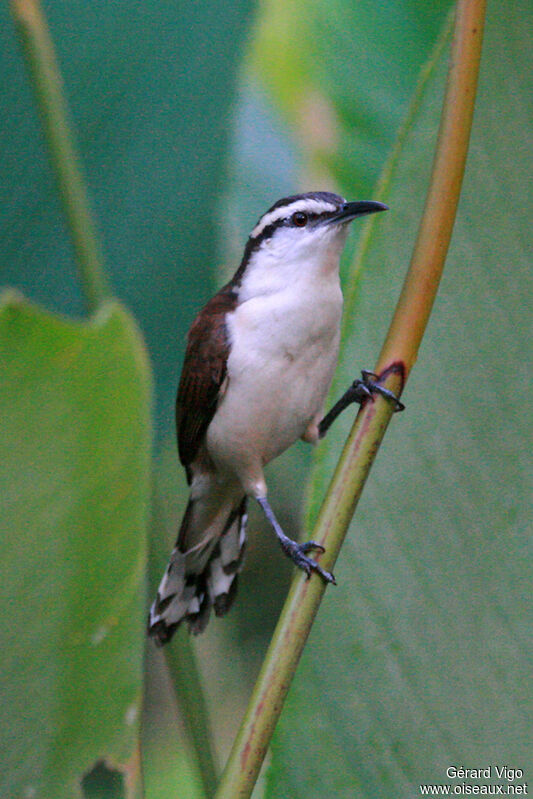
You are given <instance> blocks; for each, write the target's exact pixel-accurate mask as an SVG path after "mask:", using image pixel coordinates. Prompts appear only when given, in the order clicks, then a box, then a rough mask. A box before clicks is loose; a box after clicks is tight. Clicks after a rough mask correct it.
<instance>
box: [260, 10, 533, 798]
mask: <svg viewBox="0 0 533 799" xmlns="http://www.w3.org/2000/svg"><path fill="white" fill-rule="evenodd" d="M532 24H533V11H532V8H531V5H530V4H529V3H527V2H526V0H522V2H517V3H515V4H514V6H513V10H512V12H510V11H509V9H508V8H506V9H505V10H504V9H503V8H502V7H500V6H497V5H496V4H491V6H490V9H489V18H488V24H487V31H486V42H485V48H484V55H483V60H482V69H481V79H480V89H479V98H478V106H477V111H476V116H475V121H474V130H473V136H472V143H471V148H470V154H469V160H468V165H467V173H466V178H465V184H464V190H463V195H462V199H461V203H460V208H459V215H458V220H457V223H456V229H455V232H454V237H453V243H452V247H451V251H450V255H449V258H448V264H447V270H446V271H445V276H444V280H443V284H442V288H441V292H440V295H439V298H438V300H437V303H436V306H435V310H434V315H433V318H432V319H431V321H430V326H429V330H428V334H427V337H426V340H425V341H424V343H423V346H422V350H421V354H420V358H419V361H418V363H417V365H416V367H415V369H414V371H413V374H412V377H411V379H410V381H409V384H408V387H407V390H406V392H405V395H404V398H405V401H406V404H407V410H406V412H405V413H404V414H402V415H400V416H398V417H395V418H394V419H393V423H392V428H391V429H390V430H389V432H388V434H387V437H386V440H385V442H384V444H383V447H382V451H381V453H380V455H379V457H378V460H377V463H376V464H375V467H374V469H373V471H372V473H371V475H370V478H369V481H368V484H367V487H366V489H365V493H364V495H363V499H362V501H361V503H360V507H359V509H358V511H357V515H356V519H355V521H354V522H353V524H352V525H351V529H350V532H349V536H348V539H347V541H346V544H345V546H344V549H343V551H342V553H341V557H340V560H339V563H338V565H337V569H336V576H337V579H338V582H339V585H338V587H336V588H334V589H329V590H328V593H327V596H326V599H325V601H324V605H323V608H322V610H321V613H320V615H319V618H318V621H317V624H316V626H315V628H314V632H313V633H312V635H311V638H310V642H309V646H308V649H307V650H306V654H305V655H304V658H303V662H302V666H301V668H300V670H299V673H298V675H297V678H296V681H295V684H294V687H293V689H292V690H291V692H290V695H289V699H288V702H287V707H286V709H285V711H284V714H283V717H282V721H281V724H280V726H279V728H278V731H277V734H276V736H275V740H274V745H273V758H272V766H271V769H270V772H269V788H268V791H267V795H268V796H269V797H279V796H291V797H294V798H295V799H297V797H304V796H305V797H306V799H318V797H324V796H331V797H335V799H343V798H346V799H348V798H349V799H357V798H359V797H361V799H362V797H368V798H370V797H372V799H377V798H378V797H379V798H380V797H383V798H384V799H390V797H392V796H394V797H414V796H418V795H420V789H419V785H420V784H423V783H426V782H429V783H435V784H443V783H451V784H457V783H460V782H461V780H460V779H459V780H455V781H454V780H451V779H450V778H448V777H447V776H446V769H447V768H448V767H450V766H465V767H470V768H474V767H477V768H481V767H488V766H492V767H493V772H492V773H493V779H492V782H493V783H494V782H500V783H501V782H505V780H499V779H497V777H496V775H495V772H494V766H495V765H498V766H500V765H503V764H507V765H508V766H511V767H515V768H521V769H524V771H525V777H524V779H525V780H527V774H528V772H527V769H528V768H529V769H530V768H531V766H532V763H531V746H530V742H531V739H530V732H531V730H530V723H531V710H532V708H531V692H530V691H529V690H528V680H529V677H530V671H529V668H530V667H529V665H528V659H527V658H528V654H530V647H531V637H530V627H529V633H528V625H530V622H531V618H532V616H531V603H530V595H531V594H530V585H531V582H530V580H531V560H530V559H529V560H528V557H529V556H530V551H529V547H528V542H529V534H528V532H527V528H528V517H529V513H530V508H531V494H532V492H531V488H532V486H531V470H530V469H529V470H528V467H527V459H528V457H529V455H530V452H531V425H530V421H529V419H528V418H527V415H526V406H527V404H528V402H527V398H528V395H529V392H530V390H531V389H530V375H531V363H530V360H529V359H528V355H527V353H528V352H529V351H530V343H531V312H530V303H529V302H528V299H527V298H528V297H530V296H531V292H532V289H533V286H532V285H531V284H532V273H531V263H530V252H531V249H532V244H533V242H532V241H531V225H530V218H531V215H532V214H533V200H532V194H531V191H530V187H529V178H528V175H529V168H528V167H529V153H528V147H527V141H528V137H529V135H530V131H531V126H532V123H533V119H532V109H531V102H530V98H531V92H532V89H533V86H532V85H531V84H532V76H533V64H532V57H531V47H530V36H531V30H532ZM445 68H446V58H445V57H441V58H440V59H439V63H438V64H437V67H436V70H435V74H434V75H433V77H432V78H431V80H430V82H429V84H428V85H427V88H426V91H425V94H424V97H423V102H422V104H421V107H420V109H419V111H418V113H417V114H416V115H415V117H414V119H413V124H412V126H411V129H410V131H409V135H408V137H407V139H406V141H405V143H404V146H403V150H402V152H401V155H400V160H399V163H398V166H397V169H396V170H395V172H394V175H393V179H392V183H391V185H390V189H389V193H388V197H387V202H388V203H389V204H390V206H391V209H392V210H391V212H390V213H389V214H387V215H383V216H381V215H380V217H379V219H377V218H376V220H375V221H374V228H373V236H372V241H371V247H370V250H369V252H368V257H367V259H366V263H365V271H364V275H363V278H362V281H361V285H360V290H359V293H358V295H357V297H356V301H355V302H354V303H353V304H352V305H351V307H350V308H349V313H350V314H352V315H353V316H354V320H353V326H352V327H353V330H352V331H351V333H350V335H349V337H348V340H347V341H346V342H345V345H344V350H343V354H342V359H341V366H340V373H341V382H344V383H346V384H348V382H349V381H350V380H351V379H353V377H354V376H355V375H356V374H357V370H358V369H359V368H360V367H361V366H366V367H371V366H372V364H373V362H374V360H375V358H376V355H377V352H378V349H379V346H380V343H381V341H382V339H383V336H384V333H385V331H386V327H387V322H388V319H389V318H390V314H391V311H392V309H393V305H394V302H395V300H396V297H397V295H398V291H399V287H400V282H401V278H402V275H403V273H404V271H405V267H406V264H407V262H408V259H409V255H410V251H411V249H412V246H413V241H414V236H415V232H416V225H417V220H418V219H419V216H420V213H421V209H422V204H423V199H424V195H425V191H426V188H427V183H428V175H429V169H430V165H431V158H432V150H433V147H434V143H435V136H436V130H437V124H438V117H439V112H440V106H441V100H442V92H443V82H444V75H445ZM348 416H350V414H347V417H348ZM349 424H350V419H349V418H346V419H344V420H343V421H340V422H339V423H338V426H337V427H336V428H335V429H333V430H332V432H331V436H330V437H328V440H327V442H325V443H324V444H322V445H321V451H320V452H319V453H318V456H319V460H318V467H317V468H318V471H319V472H324V471H325V472H326V473H328V474H329V473H331V469H332V467H333V463H334V462H335V460H336V458H337V456H338V453H339V451H340V447H341V446H342V440H343V438H344V436H345V434H346V431H347V429H348V426H349ZM322 486H323V478H322V477H321V476H320V475H319V477H318V478H317V479H316V480H315V482H314V491H315V496H314V497H313V501H314V503H315V504H317V503H318V501H319V496H318V495H319V494H320V495H321V493H322ZM529 774H531V771H530V770H529ZM463 781H464V780H463ZM522 781H523V780H522ZM466 782H471V781H470V780H466Z"/></svg>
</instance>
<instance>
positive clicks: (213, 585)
mask: <svg viewBox="0 0 533 799" xmlns="http://www.w3.org/2000/svg"><path fill="white" fill-rule="evenodd" d="M193 503H194V500H189V503H188V505H187V509H186V511H185V515H184V517H183V521H182V523H181V528H180V532H179V535H178V540H177V542H176V546H175V547H174V549H173V550H172V554H171V556H170V561H169V564H168V566H167V568H166V571H165V574H164V575H163V579H162V580H161V582H160V584H159V588H158V591H157V596H156V599H155V601H154V603H153V604H152V607H151V608H150V613H149V615H148V634H149V635H150V636H152V637H153V638H155V640H156V643H157V644H158V645H159V646H162V645H163V644H166V643H167V642H168V641H170V639H171V638H172V636H173V635H174V633H175V631H176V629H177V627H178V626H179V625H180V624H181V622H182V621H185V622H186V623H187V624H188V626H189V629H190V630H191V632H193V633H195V634H198V633H201V632H202V631H203V630H204V629H205V627H206V625H207V622H208V621H209V616H210V613H211V608H213V610H214V611H215V615H216V616H223V615H224V613H227V611H228V610H229V609H230V607H231V605H232V602H233V600H234V598H235V594H236V591H237V582H238V573H239V572H240V570H241V568H242V563H243V557H244V549H245V546H246V522H247V518H248V517H247V514H246V497H243V499H242V500H241V502H240V504H239V505H238V506H237V507H235V508H234V509H233V510H231V511H230V513H229V515H228V517H227V520H226V522H225V524H224V526H223V528H222V531H221V533H220V534H219V535H218V536H216V537H211V538H207V539H204V540H203V541H202V540H200V542H199V543H198V544H196V545H195V546H193V547H190V548H189V549H185V547H184V546H183V543H181V542H184V541H187V540H190V538H191V536H190V535H188V532H189V530H188V528H189V526H190V524H191V519H192V515H193V513H192V511H193ZM184 549H185V551H184Z"/></svg>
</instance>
